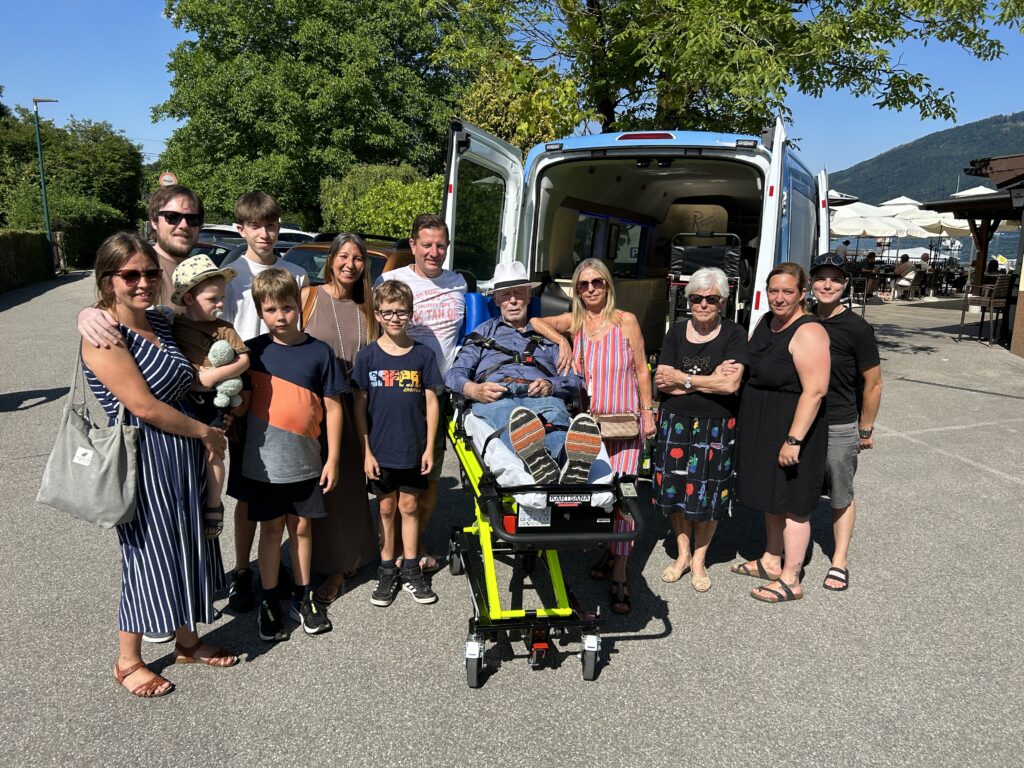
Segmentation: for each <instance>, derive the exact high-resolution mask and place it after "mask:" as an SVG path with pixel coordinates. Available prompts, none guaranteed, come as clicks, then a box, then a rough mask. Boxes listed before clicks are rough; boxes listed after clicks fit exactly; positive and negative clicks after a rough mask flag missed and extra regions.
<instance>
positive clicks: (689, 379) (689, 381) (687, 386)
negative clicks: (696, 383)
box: [683, 373, 693, 389]
mask: <svg viewBox="0 0 1024 768" xmlns="http://www.w3.org/2000/svg"><path fill="white" fill-rule="evenodd" d="M692 387H693V376H692V375H691V374H689V373H688V374H686V379H685V380H684V381H683V389H691V388H692Z"/></svg>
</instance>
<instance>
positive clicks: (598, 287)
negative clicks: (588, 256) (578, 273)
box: [576, 277, 608, 293]
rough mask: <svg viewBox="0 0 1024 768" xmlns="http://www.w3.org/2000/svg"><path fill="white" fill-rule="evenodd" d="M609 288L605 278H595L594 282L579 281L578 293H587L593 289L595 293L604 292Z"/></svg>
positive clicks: (577, 282) (577, 283)
mask: <svg viewBox="0 0 1024 768" xmlns="http://www.w3.org/2000/svg"><path fill="white" fill-rule="evenodd" d="M607 287H608V281H607V280H605V279H604V278H603V277H595V278H594V279H593V280H577V281H576V293H586V292H587V291H589V290H590V289H591V288H593V289H594V290H595V291H603V290H604V289H605V288H607Z"/></svg>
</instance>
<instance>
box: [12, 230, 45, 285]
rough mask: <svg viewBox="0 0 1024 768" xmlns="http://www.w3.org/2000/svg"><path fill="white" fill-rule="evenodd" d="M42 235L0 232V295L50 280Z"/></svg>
mask: <svg viewBox="0 0 1024 768" xmlns="http://www.w3.org/2000/svg"><path fill="white" fill-rule="evenodd" d="M48 251H49V248H48V247H47V243H46V233H45V232H18V231H15V230H2V231H0V293H3V292H4V291H9V290H11V289H12V288H20V287H21V286H23V285H29V284H31V283H38V282H40V281H41V280H49V279H50V278H51V277H53V262H52V260H51V259H49V258H48V257H47V252H48Z"/></svg>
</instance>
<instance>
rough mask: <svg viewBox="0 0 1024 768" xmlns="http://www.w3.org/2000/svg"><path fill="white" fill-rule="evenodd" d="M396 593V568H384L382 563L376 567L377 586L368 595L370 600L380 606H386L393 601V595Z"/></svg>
mask: <svg viewBox="0 0 1024 768" xmlns="http://www.w3.org/2000/svg"><path fill="white" fill-rule="evenodd" d="M397 594H398V569H397V568H395V567H394V566H391V567H390V568H385V567H384V566H383V565H382V566H380V567H379V568H378V569H377V587H376V588H375V589H374V590H373V594H372V595H370V602H371V603H373V604H374V605H378V606H380V607H381V608H387V607H388V606H389V605H391V604H392V603H393V602H395V595H397Z"/></svg>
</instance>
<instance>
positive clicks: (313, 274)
mask: <svg viewBox="0 0 1024 768" xmlns="http://www.w3.org/2000/svg"><path fill="white" fill-rule="evenodd" d="M330 250H331V244H330V243H302V244H300V245H296V246H294V247H292V248H291V249H289V251H288V252H287V253H285V254H284V256H283V257H282V258H284V259H285V260H286V261H290V262H292V263H293V264H298V265H299V266H300V267H302V268H303V269H304V270H306V274H308V275H309V282H310V283H311V284H312V285H322V284H323V283H325V282H326V279H325V275H324V267H325V266H326V264H327V254H328V252H329V251H330ZM366 255H367V256H369V261H370V263H369V265H368V267H369V270H370V281H371V282H374V281H376V280H377V278H378V277H380V276H381V274H382V273H384V272H388V271H390V270H392V269H397V268H398V267H404V266H405V265H406V264H411V263H412V252H411V251H410V250H408V249H407V248H398V247H396V245H395V243H394V242H392V241H390V240H389V241H387V243H384V242H381V241H373V240H371V241H369V242H367V243H366Z"/></svg>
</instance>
